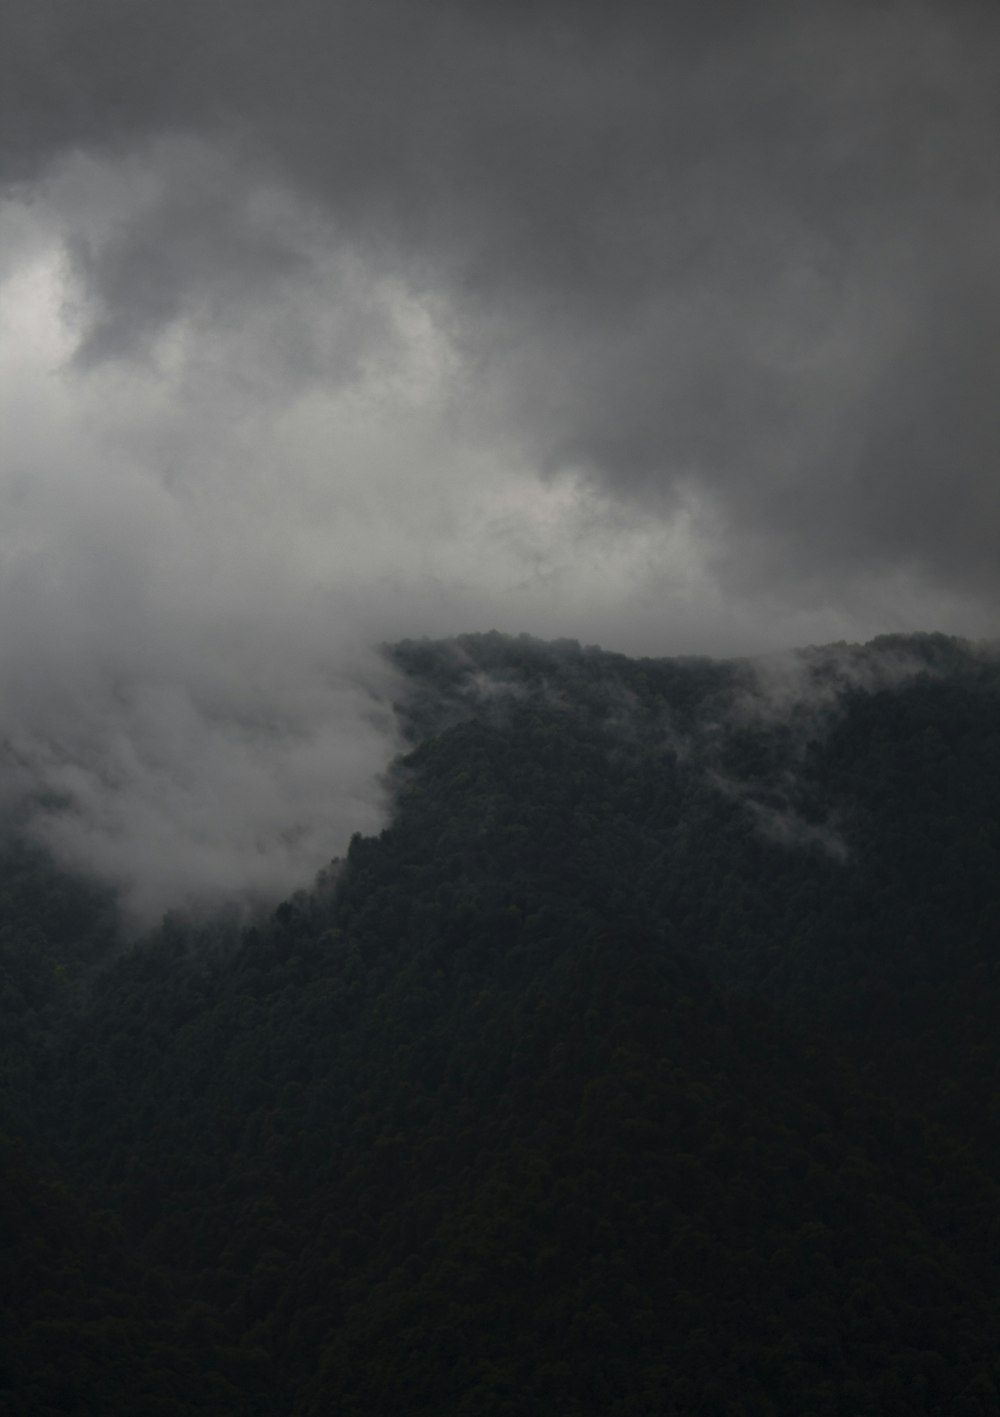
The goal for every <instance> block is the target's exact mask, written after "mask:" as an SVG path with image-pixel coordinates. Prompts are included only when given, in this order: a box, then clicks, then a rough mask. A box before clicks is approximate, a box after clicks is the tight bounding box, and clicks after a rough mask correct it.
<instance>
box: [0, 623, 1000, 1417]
mask: <svg viewBox="0 0 1000 1417" xmlns="http://www.w3.org/2000/svg"><path fill="white" fill-rule="evenodd" d="M394 653H395V656H396V658H397V662H398V663H400V664H401V665H402V666H404V667H405V668H406V670H407V672H408V673H409V674H410V676H411V679H412V683H413V693H412V698H411V700H410V701H409V702H408V703H407V704H406V705H404V706H402V708H401V712H403V713H404V715H405V716H406V721H407V723H408V726H409V733H410V738H411V743H412V751H411V752H410V753H409V754H408V755H407V757H406V758H405V759H404V760H403V761H402V762H401V763H400V764H399V765H398V767H397V769H396V779H395V781H396V791H397V810H396V813H395V817H394V820H393V823H392V825H391V826H390V827H389V828H388V829H387V830H386V831H384V832H383V833H382V834H381V836H380V837H378V838H377V839H365V838H360V837H357V838H355V840H354V842H353V843H352V846H351V849H350V852H349V854H348V857H347V860H346V862H345V863H342V866H341V867H340V868H339V869H338V870H337V871H336V872H333V873H331V875H330V879H329V880H327V881H325V882H324V883H322V884H321V885H320V886H319V887H317V889H316V890H315V891H313V892H309V893H303V894H302V895H301V896H299V897H296V898H295V899H293V900H291V901H289V902H287V903H286V904H284V905H283V906H281V907H280V908H279V910H278V911H277V912H276V913H275V915H274V917H273V919H271V920H270V921H268V922H267V923H266V924H264V925H261V926H258V927H257V928H256V929H254V930H251V931H248V932H246V933H245V934H244V936H243V937H242V938H241V939H235V940H234V939H233V938H232V937H231V932H228V933H227V932H226V931H223V930H222V929H221V928H220V930H219V931H217V932H213V931H212V930H211V929H207V928H204V927H203V928H201V929H200V930H199V931H194V930H191V929H188V928H186V927H184V926H183V925H181V924H180V923H178V922H173V923H172V924H171V925H170V926H169V927H168V928H164V930H163V931H161V932H160V933H159V935H158V936H157V937H156V938H155V939H152V940H150V941H146V942H145V943H144V944H143V945H142V946H141V947H140V948H138V949H136V950H135V951H134V952H132V953H128V954H125V955H123V956H121V957H118V958H116V959H114V960H113V961H111V962H109V963H108V964H106V965H105V966H103V968H102V969H101V972H100V975H99V980H98V981H96V982H94V983H92V984H91V987H90V989H89V992H88V994H87V997H86V999H79V998H78V999H77V1000H76V1002H75V1003H73V1004H72V1005H71V1004H70V1002H69V1001H66V1002H64V1003H62V1004H60V1003H59V1002H58V1000H56V1001H53V1000H51V999H48V998H46V999H45V1000H41V1001H40V1002H39V1004H38V1009H39V1010H43V1011H45V1013H44V1017H45V1021H46V1022H45V1027H44V1028H41V1027H36V1028H33V1029H28V1030H27V1031H26V1034H25V1038H26V1041H25V1044H24V1049H23V1053H22V1058H21V1067H20V1074H19V1077H18V1079H16V1080H15V1083H14V1084H13V1085H12V1092H13V1094H14V1097H13V1101H12V1102H11V1104H10V1107H9V1109H8V1110H9V1113H10V1116H9V1119H8V1122H7V1125H8V1129H9V1130H14V1129H18V1130H20V1132H21V1134H22V1135H23V1134H26V1132H27V1131H29V1130H30V1133H31V1135H30V1145H31V1147H32V1153H31V1155H30V1156H24V1157H22V1159H20V1160H18V1161H17V1162H16V1165H15V1164H14V1163H12V1174H13V1176H14V1181H13V1182H12V1184H13V1185H14V1186H15V1190H17V1187H18V1186H20V1190H17V1194H18V1195H22V1194H23V1192H24V1189H25V1185H24V1183H23V1182H19V1181H18V1180H17V1178H18V1177H23V1176H25V1175H26V1174H28V1173H29V1172H31V1174H35V1172H34V1171H32V1170H31V1168H36V1170H37V1172H38V1174H42V1169H43V1162H42V1160H41V1159H40V1158H43V1157H44V1158H45V1160H44V1167H45V1168H51V1167H56V1168H58V1170H59V1172H60V1174H61V1178H62V1179H61V1183H60V1184H61V1187H62V1189H61V1190H60V1192H59V1194H60V1195H61V1196H62V1197H63V1199H61V1200H60V1201H59V1202H58V1206H59V1208H60V1214H67V1215H69V1214H72V1215H73V1216H75V1217H79V1218H78V1219H77V1220H75V1221H74V1222H73V1223H72V1224H71V1225H69V1226H68V1227H67V1225H66V1224H65V1223H63V1221H61V1220H60V1221H59V1224H58V1225H55V1224H48V1223H47V1222H46V1223H44V1224H41V1223H38V1224H36V1221H35V1220H34V1219H32V1218H31V1217H30V1216H29V1215H28V1212H27V1210H26V1209H25V1203H24V1202H23V1200H22V1201H18V1205H19V1206H20V1210H19V1212H18V1213H19V1214H21V1215H22V1216H24V1217H25V1218H24V1219H23V1220H22V1221H21V1222H20V1223H19V1225H18V1227H17V1233H16V1235H15V1236H14V1237H10V1236H8V1251H9V1253H12V1254H13V1256H14V1258H15V1260H16V1263H17V1266H18V1274H19V1275H20V1276H22V1278H21V1280H20V1283H21V1284H22V1286H28V1287H30V1285H31V1282H32V1281H31V1278H30V1276H31V1272H32V1265H34V1267H35V1271H36V1272H37V1274H38V1275H40V1276H43V1277H44V1276H48V1275H49V1274H50V1272H61V1269H60V1266H62V1267H63V1268H65V1269H67V1270H69V1269H72V1270H75V1271H78V1272H79V1273H80V1274H81V1275H82V1281H81V1283H80V1284H79V1285H78V1286H77V1288H75V1289H74V1288H69V1289H68V1290H67V1291H66V1292H67V1294H68V1295H69V1296H70V1297H68V1298H66V1299H65V1306H66V1310H67V1312H66V1313H65V1315H64V1316H63V1320H62V1322H63V1327H62V1328H60V1329H59V1331H58V1333H57V1335H56V1338H55V1339H54V1340H53V1342H54V1346H55V1350H56V1351H58V1350H59V1349H60V1345H62V1346H64V1347H66V1346H68V1348H72V1345H73V1343H74V1341H75V1338H74V1325H75V1324H79V1325H81V1326H83V1327H81V1330H80V1331H81V1332H83V1331H84V1329H85V1325H86V1323H87V1322H88V1321H90V1320H91V1319H93V1317H95V1315H97V1316H100V1315H103V1316H104V1318H105V1319H106V1320H107V1322H106V1323H105V1330H104V1331H105V1332H106V1334H108V1335H109V1338H108V1342H109V1343H110V1344H111V1345H112V1348H114V1347H115V1345H120V1346H121V1348H122V1349H124V1347H125V1346H127V1344H128V1342H129V1340H128V1339H127V1337H126V1334H125V1332H124V1331H123V1330H119V1329H117V1328H116V1327H115V1323H114V1321H113V1319H114V1315H115V1313H117V1310H116V1309H115V1304H116V1303H117V1302H118V1300H117V1299H115V1298H114V1297H113V1296H114V1295H116V1294H119V1293H120V1292H122V1291H123V1290H124V1291H125V1292H129V1293H131V1292H133V1290H134V1291H135V1292H136V1293H137V1294H148V1295H151V1296H152V1297H151V1298H149V1299H148V1300H142V1304H145V1305H146V1307H144V1308H143V1307H142V1306H141V1305H140V1304H139V1300H138V1299H137V1301H136V1302H137V1305H139V1307H137V1309H136V1322H137V1323H140V1322H141V1323H142V1324H144V1325H146V1327H145V1328H144V1329H143V1333H145V1334H148V1341H147V1342H146V1346H145V1347H144V1346H143V1345H141V1344H140V1345H133V1348H134V1355H135V1356H134V1357H133V1359H132V1360H131V1361H132V1368H131V1369H130V1370H129V1372H130V1376H129V1380H128V1382H127V1383H123V1384H119V1386H118V1387H117V1388H115V1389H108V1390H107V1391H103V1390H102V1395H101V1398H100V1401H101V1403H102V1404H103V1405H100V1406H97V1405H95V1404H96V1403H97V1399H96V1398H93V1399H91V1398H90V1397H86V1398H85V1399H84V1398H82V1397H80V1395H79V1394H80V1393H84V1392H90V1391H91V1389H85V1387H82V1386H81V1387H79V1389H78V1392H77V1397H76V1398H74V1397H73V1391H74V1389H73V1388H72V1384H71V1383H70V1384H69V1385H66V1386H64V1387H63V1389H61V1391H62V1392H63V1393H64V1398H62V1399H60V1398H59V1397H58V1396H56V1397H51V1396H50V1397H48V1398H47V1401H48V1403H49V1405H48V1407H47V1408H46V1407H44V1406H39V1407H38V1408H37V1410H38V1411H42V1412H44V1411H62V1410H65V1411H91V1410H93V1411H95V1412H97V1411H100V1412H101V1413H102V1414H103V1413H109V1414H112V1417H113V1414H115V1413H117V1412H131V1411H145V1410H147V1409H146V1408H143V1407H141V1405H138V1404H137V1403H136V1402H135V1395H136V1394H137V1393H140V1392H142V1391H147V1392H148V1391H153V1390H155V1388H156V1386H157V1383H158V1382H160V1381H161V1379H162V1373H163V1369H164V1361H165V1360H164V1359H163V1352H164V1350H166V1351H168V1352H169V1353H170V1354H172V1357H171V1358H170V1360H169V1363H168V1364H167V1366H168V1368H169V1371H170V1374H171V1378H170V1381H171V1383H172V1384H173V1389H174V1390H175V1391H176V1392H177V1393H178V1394H179V1396H178V1397H177V1399H176V1402H175V1405H174V1406H173V1407H172V1408H170V1409H169V1410H171V1411H187V1410H189V1407H190V1410H192V1411H194V1410H201V1409H198V1408H196V1406H195V1402H196V1400H201V1401H202V1402H203V1403H205V1404H207V1405H206V1406H205V1410H207V1411H218V1412H220V1413H232V1414H234V1417H235V1414H237V1413H244V1412H252V1411H259V1412H260V1413H261V1414H265V1413H266V1414H271V1413H273V1414H274V1415H275V1417H278V1414H282V1417H284V1414H288V1413H292V1414H300V1417H306V1414H309V1415H310V1417H312V1414H315V1415H316V1417H319V1414H326V1413H330V1412H344V1413H349V1414H357V1417H361V1414H365V1417H369V1414H370V1417H375V1415H376V1414H378V1417H382V1414H387V1413H411V1412H412V1413H424V1412H426V1413H435V1414H439V1413H456V1414H464V1415H465V1417H478V1414H482V1415H483V1417H494V1414H495V1415H496V1417H499V1415H500V1414H509V1415H510V1417H514V1414H539V1417H543V1414H544V1417H548V1414H551V1413H559V1414H580V1417H583V1415H584V1414H587V1415H588V1417H589V1415H590V1414H593V1417H605V1414H618V1417H633V1414H643V1417H646V1415H647V1414H650V1417H651V1415H652V1414H676V1415H677V1417H682V1414H683V1417H687V1414H691V1413H698V1414H702V1413H705V1414H716V1413H718V1414H733V1417H739V1415H740V1414H745V1415H746V1417H756V1414H761V1417H765V1415H766V1417H771V1414H774V1417H778V1414H781V1417H784V1414H786V1413H792V1412H803V1413H805V1412H808V1413H817V1414H836V1417H859V1414H861V1415H862V1417H897V1415H898V1417H908V1414H940V1413H943V1412H947V1413H949V1414H950V1413H956V1414H964V1417H978V1415H979V1414H992V1413H997V1412H1000V1386H998V1385H1000V1359H998V1357H997V1345H996V1333H997V1331H998V1329H997V1325H998V1322H1000V1299H998V1295H1000V1252H998V1248H997V1242H998V1240H1000V1233H998V1227H997V1222H996V1219H995V1217H996V1216H998V1215H1000V1188H998V1184H997V1166H996V1162H997V1156H996V1130H995V1128H996V1120H997V1119H996V1115H995V1114H996V1108H995V1105H994V1098H995V1095H996V1094H995V1087H996V1078H997V1070H998V1067H1000V1045H998V1044H997V1043H996V1041H995V1039H994V1036H993V1032H994V1031H993V1029H992V1027H991V1024H992V1021H993V1020H994V1019H995V1018H996V1016H997V1004H998V1002H1000V1000H998V982H997V967H996V961H997V954H998V943H1000V942H998V939H997V923H998V919H1000V870H998V867H1000V860H998V854H1000V837H998V826H997V824H998V815H1000V715H998V712H997V710H998V707H1000V680H998V675H997V670H996V667H995V665H994V664H993V663H992V662H990V661H988V660H986V659H984V658H983V657H982V656H981V655H979V654H976V653H973V652H972V651H971V650H969V649H968V648H967V647H964V646H962V645H960V644H957V643H955V642H952V641H945V640H942V639H940V637H924V638H919V639H915V640H905V641H901V640H896V639H894V640H891V641H886V642H876V644H875V645H873V646H870V647H867V648H866V649H864V650H857V649H850V648H848V647H832V648H831V649H828V650H823V651H813V652H810V653H808V654H806V655H803V656H800V657H798V658H796V659H794V660H789V661H788V662H787V663H784V664H781V665H778V664H774V665H771V666H769V667H767V668H766V669H764V670H762V669H760V668H758V667H754V666H751V665H749V664H744V663H727V664H721V663H712V662H709V661H630V660H627V659H625V658H624V657H622V656H618V655H605V654H602V653H601V652H599V651H596V650H584V649H581V648H580V647H579V646H577V645H574V644H572V643H563V644H558V645H555V646H545V645H542V644H539V643H538V642H535V641H530V640H525V639H521V640H508V639H505V638H504V637H501V636H474V637H472V636H470V637H466V638H463V639H462V640H460V641H454V642H448V643H446V644H435V643H426V644H417V643H410V644H406V645H403V646H399V647H397V649H396V650H395V651H394ZM33 1017H34V1015H33ZM39 1017H41V1015H40V1014H39ZM29 1096H30V1098H31V1116H32V1128H31V1129H26V1128H25V1127H24V1126H23V1124H22V1123H21V1122H19V1121H18V1118H21V1119H23V1116H24V1112H25V1107H24V1099H25V1098H26V1097H29ZM46 1174H47V1172H46ZM39 1184H40V1183H39ZM45 1184H46V1185H48V1184H49V1183H48V1182H46V1183H45ZM53 1184H54V1182H53ZM29 1189H30V1186H29ZM45 1193H46V1194H49V1192H47V1191H46V1192H45ZM53 1194H54V1193H53ZM53 1204H54V1203H53ZM49 1208H50V1209H51V1207H49ZM60 1226H61V1227H62V1228H61V1229H60V1228H59V1227H60ZM100 1227H111V1229H110V1230H109V1231H108V1233H112V1232H113V1234H114V1235H115V1236H116V1237H117V1238H116V1239H115V1242H114V1245H113V1246H112V1245H110V1244H109V1245H107V1246H103V1247H102V1246H97V1249H96V1250H95V1247H94V1245H93V1244H92V1243H91V1240H90V1239H88V1238H87V1237H88V1236H90V1235H92V1234H96V1233H99V1232H100V1233H104V1232H103V1231H101V1230H100ZM56 1231H58V1233H60V1234H62V1235H63V1236H64V1239H63V1240H62V1241H60V1242H59V1243H60V1244H62V1245H63V1250H64V1254H63V1255H62V1256H60V1255H59V1254H56V1253H55V1250H54V1248H53V1242H52V1240H51V1238H45V1236H46V1235H48V1236H49V1237H51V1235H52V1234H53V1233H55V1232H56ZM70 1234H71V1235H73V1236H80V1237H82V1238H80V1239H79V1240H77V1239H70V1238H69V1237H68V1236H69V1235H70ZM11 1245H13V1249H11V1248H10V1247H11ZM115 1247H117V1248H115ZM56 1249H58V1245H57V1246H56ZM98 1251H99V1253H100V1255H103V1256H104V1258H103V1259H99V1255H98ZM117 1254H120V1255H121V1259H120V1260H115V1261H114V1263H115V1264H116V1265H117V1266H118V1268H117V1269H116V1274H117V1276H118V1278H117V1279H116V1280H115V1281H114V1283H110V1284H109V1282H108V1281H107V1280H106V1279H105V1278H103V1277H102V1271H101V1265H102V1264H105V1263H111V1259H110V1258H108V1257H109V1256H110V1257H113V1256H114V1255H117ZM46 1282H47V1283H48V1280H47V1281H46ZM116 1285H117V1286H118V1287H117V1288H116V1287H115V1286H116ZM49 1287H51V1284H50V1285H49ZM73 1296H75V1297H73ZM95 1306H96V1307H95ZM102 1306H103V1307H102ZM88 1316H89V1318H88ZM7 1321H8V1331H9V1333H10V1335H11V1338H12V1340H13V1350H14V1351H16V1352H17V1353H19V1354H21V1355H22V1356H21V1357H20V1358H19V1359H18V1364H19V1365H18V1364H14V1365H12V1366H8V1368H7V1369H6V1372H7V1378H6V1382H7V1389H6V1391H7V1393H8V1394H9V1402H10V1403H11V1404H14V1405H13V1406H10V1410H11V1412H14V1411H16V1410H18V1409H17V1407H16V1403H17V1402H18V1401H19V1400H20V1401H22V1409H23V1396H22V1394H23V1393H25V1392H28V1391H30V1390H32V1389H30V1387H28V1386H26V1385H27V1384H30V1383H31V1382H35V1383H38V1382H41V1381H43V1379H42V1378H41V1377H40V1376H39V1375H38V1372H29V1371H28V1369H27V1368H26V1366H25V1365H26V1364H30V1362H31V1361H32V1359H31V1354H32V1353H34V1354H35V1359H34V1361H35V1362H36V1364H37V1365H42V1366H44V1362H45V1361H46V1360H45V1359H44V1358H43V1357H42V1356H39V1354H38V1352H37V1350H36V1349H31V1348H30V1347H25V1345H24V1342H23V1333H22V1330H21V1329H20V1328H19V1327H18V1325H19V1324H23V1322H24V1319H23V1313H22V1316H21V1317H17V1312H16V1311H15V1310H12V1311H11V1312H10V1313H9V1314H8V1316H7ZM37 1321H38V1322H43V1317H42V1315H39V1316H38V1319H37ZM47 1351H48V1350H47ZM117 1351H118V1350H117V1349H116V1352H117ZM25 1354H27V1355H28V1356H27V1357H25V1356H24V1355H25ZM53 1361H55V1360H53ZM117 1361H118V1358H117V1357H116V1358H114V1362H117ZM107 1363H109V1364H110V1363H112V1356H111V1355H110V1354H109V1355H108V1357H107ZM198 1373H203V1374H204V1375H205V1382H204V1385H203V1389H202V1392H201V1394H200V1395H199V1397H198V1398H197V1399H196V1398H195V1397H192V1396H191V1394H192V1392H196V1390H197V1382H196V1377H197V1374H198ZM158 1374H159V1375H160V1376H159V1377H158V1376H157V1375H158ZM80 1382H81V1383H82V1382H83V1379H82V1378H81V1379H80ZM130 1385H131V1386H130ZM144 1385H145V1386H144ZM3 1391H4V1389H2V1388H0V1394H2V1393H3ZM46 1391H47V1392H48V1389H46ZM60 1401H63V1402H64V1403H65V1404H66V1405H64V1406H62V1407H60V1406H59V1402H60ZM73 1401H76V1402H77V1405H76V1406H73V1405H72V1403H73ZM87 1402H90V1404H91V1405H90V1406H87V1405H86V1403H87ZM183 1403H187V1404H188V1406H184V1405H182V1404H183ZM130 1404H132V1405H130ZM213 1404H214V1405H213ZM31 1410H36V1409H34V1408H33V1409H31ZM149 1410H150V1411H152V1410H156V1409H154V1408H149ZM164 1410H167V1409H164Z"/></svg>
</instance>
